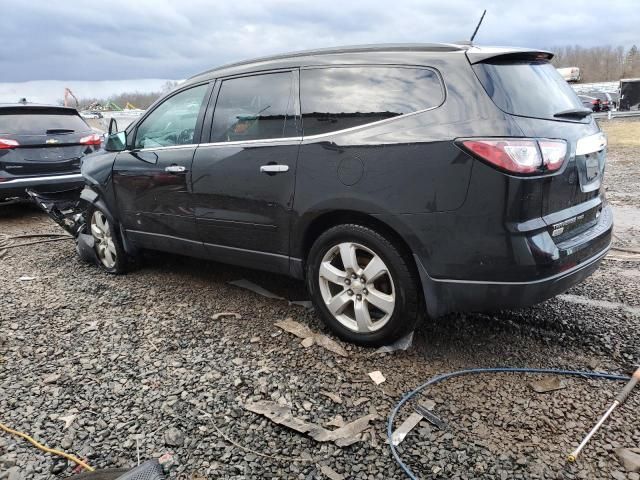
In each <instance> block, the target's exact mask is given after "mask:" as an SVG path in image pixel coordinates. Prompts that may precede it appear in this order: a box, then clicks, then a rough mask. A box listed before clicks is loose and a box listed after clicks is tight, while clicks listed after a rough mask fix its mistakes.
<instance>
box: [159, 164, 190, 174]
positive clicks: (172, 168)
mask: <svg viewBox="0 0 640 480" xmlns="http://www.w3.org/2000/svg"><path fill="white" fill-rule="evenodd" d="M164 171H165V172H169V173H184V172H186V171H187V167H183V166H182V165H169V166H168V167H165V169H164Z"/></svg>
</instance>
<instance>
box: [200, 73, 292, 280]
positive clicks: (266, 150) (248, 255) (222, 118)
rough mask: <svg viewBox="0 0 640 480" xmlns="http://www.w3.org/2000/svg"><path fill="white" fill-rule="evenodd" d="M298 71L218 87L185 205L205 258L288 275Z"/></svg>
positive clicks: (230, 80) (239, 79) (225, 82)
mask: <svg viewBox="0 0 640 480" xmlns="http://www.w3.org/2000/svg"><path fill="white" fill-rule="evenodd" d="M297 85H298V71H297V70H294V71H290V70H287V71H278V72H271V73H263V74H259V75H255V74H254V75H246V76H240V77H233V78H226V79H222V80H220V81H218V84H217V89H216V92H214V97H215V98H216V101H215V111H214V114H213V120H212V127H211V134H210V139H209V143H207V144H203V145H200V146H199V147H198V150H197V151H196V154H195V158H194V162H193V176H192V179H193V198H194V209H195V215H196V221H197V225H198V231H199V234H200V238H201V239H202V241H203V242H204V245H205V249H206V251H207V252H208V255H209V257H211V258H213V259H217V260H225V261H230V262H232V263H237V264H241V265H247V266H250V267H255V268H263V269H267V270H275V271H281V272H285V273H286V272H287V271H288V261H289V259H288V255H289V226H290V215H291V209H292V204H293V194H294V186H295V173H296V163H297V158H298V149H299V145H300V140H301V137H300V130H299V116H300V113H299V110H300V109H299V100H298V99H299V96H298V87H297Z"/></svg>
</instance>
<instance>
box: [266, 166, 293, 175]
mask: <svg viewBox="0 0 640 480" xmlns="http://www.w3.org/2000/svg"><path fill="white" fill-rule="evenodd" d="M260 171H261V172H262V173H271V174H273V173H282V172H288V171H289V165H262V166H261V167H260Z"/></svg>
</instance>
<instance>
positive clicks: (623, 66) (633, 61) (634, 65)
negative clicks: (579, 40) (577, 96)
mask: <svg viewBox="0 0 640 480" xmlns="http://www.w3.org/2000/svg"><path fill="white" fill-rule="evenodd" d="M548 50H550V51H552V52H554V54H555V55H554V57H553V59H552V60H551V63H552V64H553V65H554V66H555V67H556V68H563V67H578V68H579V69H580V75H581V77H582V81H583V82H585V83H590V82H607V81H616V80H619V79H620V78H622V77H631V76H633V77H638V76H640V51H639V50H638V47H637V46H636V45H633V46H632V47H631V48H629V49H628V50H625V48H624V47H622V46H618V47H615V48H614V47H611V46H610V45H606V46H600V47H581V46H580V45H573V46H572V45H568V46H559V47H552V48H549V49H548Z"/></svg>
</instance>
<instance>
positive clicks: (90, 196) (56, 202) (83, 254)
mask: <svg viewBox="0 0 640 480" xmlns="http://www.w3.org/2000/svg"><path fill="white" fill-rule="evenodd" d="M27 193H28V194H29V196H30V197H31V198H32V199H33V201H34V202H35V203H36V205H38V206H39V207H40V208H42V209H43V210H44V211H45V212H46V213H47V214H48V215H49V216H50V217H51V218H52V219H53V220H54V221H55V222H56V223H57V224H58V225H60V226H61V227H62V228H63V229H65V230H66V231H67V232H69V233H70V234H71V235H73V236H74V238H75V239H76V251H77V252H78V255H80V258H82V259H83V260H84V261H86V262H89V263H94V264H96V265H98V264H99V260H98V257H97V255H96V250H95V240H94V238H93V236H92V235H91V233H90V232H89V231H88V220H87V219H88V213H89V210H90V209H91V208H92V206H93V205H94V204H96V202H97V201H98V194H97V193H96V192H94V191H93V190H92V189H91V188H89V187H78V188H74V189H71V190H64V191H61V192H53V193H42V192H37V191H35V190H32V189H27Z"/></svg>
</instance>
